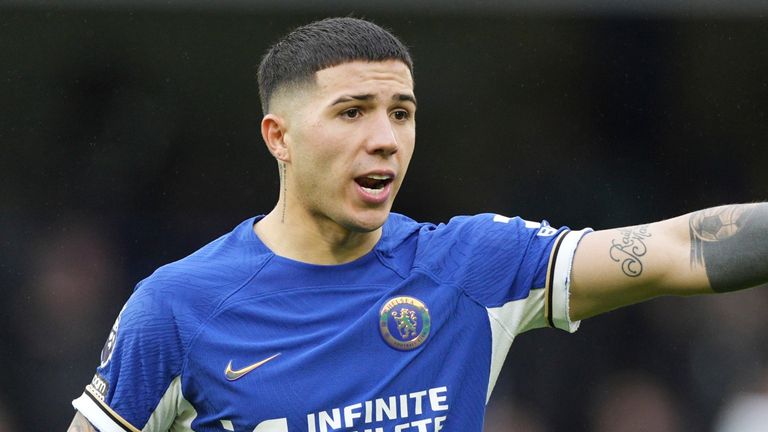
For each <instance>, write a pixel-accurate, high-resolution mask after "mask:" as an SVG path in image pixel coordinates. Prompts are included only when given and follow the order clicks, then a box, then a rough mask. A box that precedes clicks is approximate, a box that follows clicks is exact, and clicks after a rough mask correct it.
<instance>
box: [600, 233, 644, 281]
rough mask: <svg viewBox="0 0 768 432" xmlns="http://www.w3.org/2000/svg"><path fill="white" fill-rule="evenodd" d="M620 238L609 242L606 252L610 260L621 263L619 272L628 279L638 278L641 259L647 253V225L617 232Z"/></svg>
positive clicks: (641, 265)
mask: <svg viewBox="0 0 768 432" xmlns="http://www.w3.org/2000/svg"><path fill="white" fill-rule="evenodd" d="M617 231H618V232H619V233H620V234H621V236H620V237H619V238H616V239H613V240H612V241H611V249H610V250H609V251H608V253H609V255H610V256H611V259H612V260H613V261H615V262H621V271H622V272H624V274H625V275H627V276H629V277H638V276H640V274H642V273H643V262H642V261H641V258H642V257H643V256H645V254H646V253H647V252H648V247H647V246H646V244H645V241H646V240H647V239H648V238H649V237H651V233H650V232H648V225H639V226H633V227H628V228H621V229H618V230H617Z"/></svg>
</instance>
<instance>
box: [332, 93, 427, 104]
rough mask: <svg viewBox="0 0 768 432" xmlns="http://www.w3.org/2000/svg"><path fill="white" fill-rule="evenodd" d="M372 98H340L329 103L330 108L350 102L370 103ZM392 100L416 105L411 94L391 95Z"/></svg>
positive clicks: (369, 95) (361, 96) (369, 96)
mask: <svg viewBox="0 0 768 432" xmlns="http://www.w3.org/2000/svg"><path fill="white" fill-rule="evenodd" d="M373 98H374V96H373V95H372V94H360V95H349V96H341V97H340V98H338V99H336V100H335V101H333V102H332V103H331V106H333V105H338V104H341V103H345V102H351V101H353V100H358V101H364V102H365V101H370V100H371V99H373ZM392 100H396V101H401V102H411V103H413V104H414V105H416V97H415V96H413V95H411V94H407V93H398V94H396V95H393V96H392Z"/></svg>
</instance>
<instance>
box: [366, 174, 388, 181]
mask: <svg viewBox="0 0 768 432" xmlns="http://www.w3.org/2000/svg"><path fill="white" fill-rule="evenodd" d="M366 177H368V178H370V179H374V180H388V179H389V176H387V175H379V174H371V175H368V176H366Z"/></svg>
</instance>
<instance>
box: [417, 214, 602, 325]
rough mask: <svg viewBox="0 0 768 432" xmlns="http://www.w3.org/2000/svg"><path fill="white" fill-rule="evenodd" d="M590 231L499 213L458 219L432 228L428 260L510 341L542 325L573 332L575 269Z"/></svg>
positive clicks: (425, 248)
mask: <svg viewBox="0 0 768 432" xmlns="http://www.w3.org/2000/svg"><path fill="white" fill-rule="evenodd" d="M589 231H590V230H588V229H587V230H582V231H571V230H570V229H568V228H567V227H562V228H555V227H552V226H550V225H549V224H548V223H547V222H546V221H543V222H531V221H526V220H524V219H521V218H519V217H516V218H509V217H505V216H501V215H496V214H480V215H476V216H459V217H455V218H453V219H451V220H450V221H449V222H448V223H447V224H444V225H440V226H437V227H434V228H432V229H430V232H429V233H428V235H427V237H428V238H429V239H428V240H427V241H425V242H424V245H423V250H422V255H423V257H424V260H423V262H425V263H427V264H426V267H427V268H429V270H430V271H431V272H433V273H435V274H438V275H439V277H441V278H443V279H444V280H449V281H451V282H453V283H455V284H457V285H458V286H460V287H461V289H463V290H464V292H465V293H466V295H468V296H470V297H471V298H472V299H473V300H475V301H476V302H478V303H479V304H481V305H482V306H483V307H485V308H487V309H488V310H489V314H491V316H492V318H494V317H495V318H494V319H497V321H498V324H499V325H501V326H502V327H503V328H504V329H505V330H506V331H507V332H508V333H510V337H514V336H515V335H517V334H519V333H521V332H523V331H526V330H529V329H532V328H536V327H543V326H550V327H556V328H560V329H563V330H567V331H570V332H573V331H575V330H576V329H577V328H578V323H577V322H571V321H570V319H569V316H568V298H569V284H570V270H571V266H572V262H573V255H574V252H575V250H576V246H577V245H578V242H579V240H580V239H581V237H582V236H583V235H584V234H585V233H586V232H589Z"/></svg>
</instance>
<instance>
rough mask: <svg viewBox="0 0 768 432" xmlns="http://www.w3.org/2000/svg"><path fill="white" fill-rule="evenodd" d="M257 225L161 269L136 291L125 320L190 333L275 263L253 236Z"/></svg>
mask: <svg viewBox="0 0 768 432" xmlns="http://www.w3.org/2000/svg"><path fill="white" fill-rule="evenodd" d="M252 226H253V219H249V220H247V221H245V222H243V223H242V224H240V225H238V226H237V227H236V228H235V229H234V230H233V231H231V232H229V233H227V234H225V235H223V236H221V237H219V238H217V239H216V240H214V241H212V242H210V243H208V244H207V245H205V246H203V247H202V248H200V249H198V250H197V251H195V252H194V253H192V254H190V255H189V256H187V257H185V258H182V259H180V260H178V261H175V262H173V263H170V264H167V265H164V266H162V267H160V268H158V269H157V270H156V271H155V272H154V273H152V274H151V275H150V276H149V277H147V278H146V279H144V280H142V281H141V282H139V283H138V285H137V286H136V288H135V290H134V292H133V294H132V296H131V298H130V299H129V301H128V303H127V304H126V308H125V310H124V311H123V316H122V317H121V319H123V320H125V319H129V320H131V321H134V322H135V323H136V324H138V325H141V326H146V325H152V323H154V325H157V326H161V325H162V326H165V327H168V326H172V327H173V328H174V329H175V331H177V332H179V333H181V335H182V336H184V335H185V334H187V333H192V332H193V331H194V329H195V328H197V327H198V325H199V324H201V323H202V322H203V321H204V320H205V318H206V317H207V316H208V315H210V313H212V311H213V309H214V308H215V307H216V306H217V305H218V304H219V303H220V302H221V301H222V300H223V299H224V298H226V297H227V296H228V295H230V294H231V293H232V292H234V291H236V290H237V289H238V288H240V287H241V286H242V285H243V284H244V283H245V282H246V281H247V280H248V279H249V278H250V277H251V276H252V275H253V274H254V273H255V272H257V271H258V270H259V269H260V268H261V267H262V266H263V265H264V263H265V262H266V261H267V260H268V259H269V258H270V257H271V253H270V252H269V250H268V249H266V248H265V247H263V244H261V243H260V242H259V241H258V240H257V239H256V238H255V235H252V236H249V235H248V231H249V230H250V229H251V228H250V227H252Z"/></svg>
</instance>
